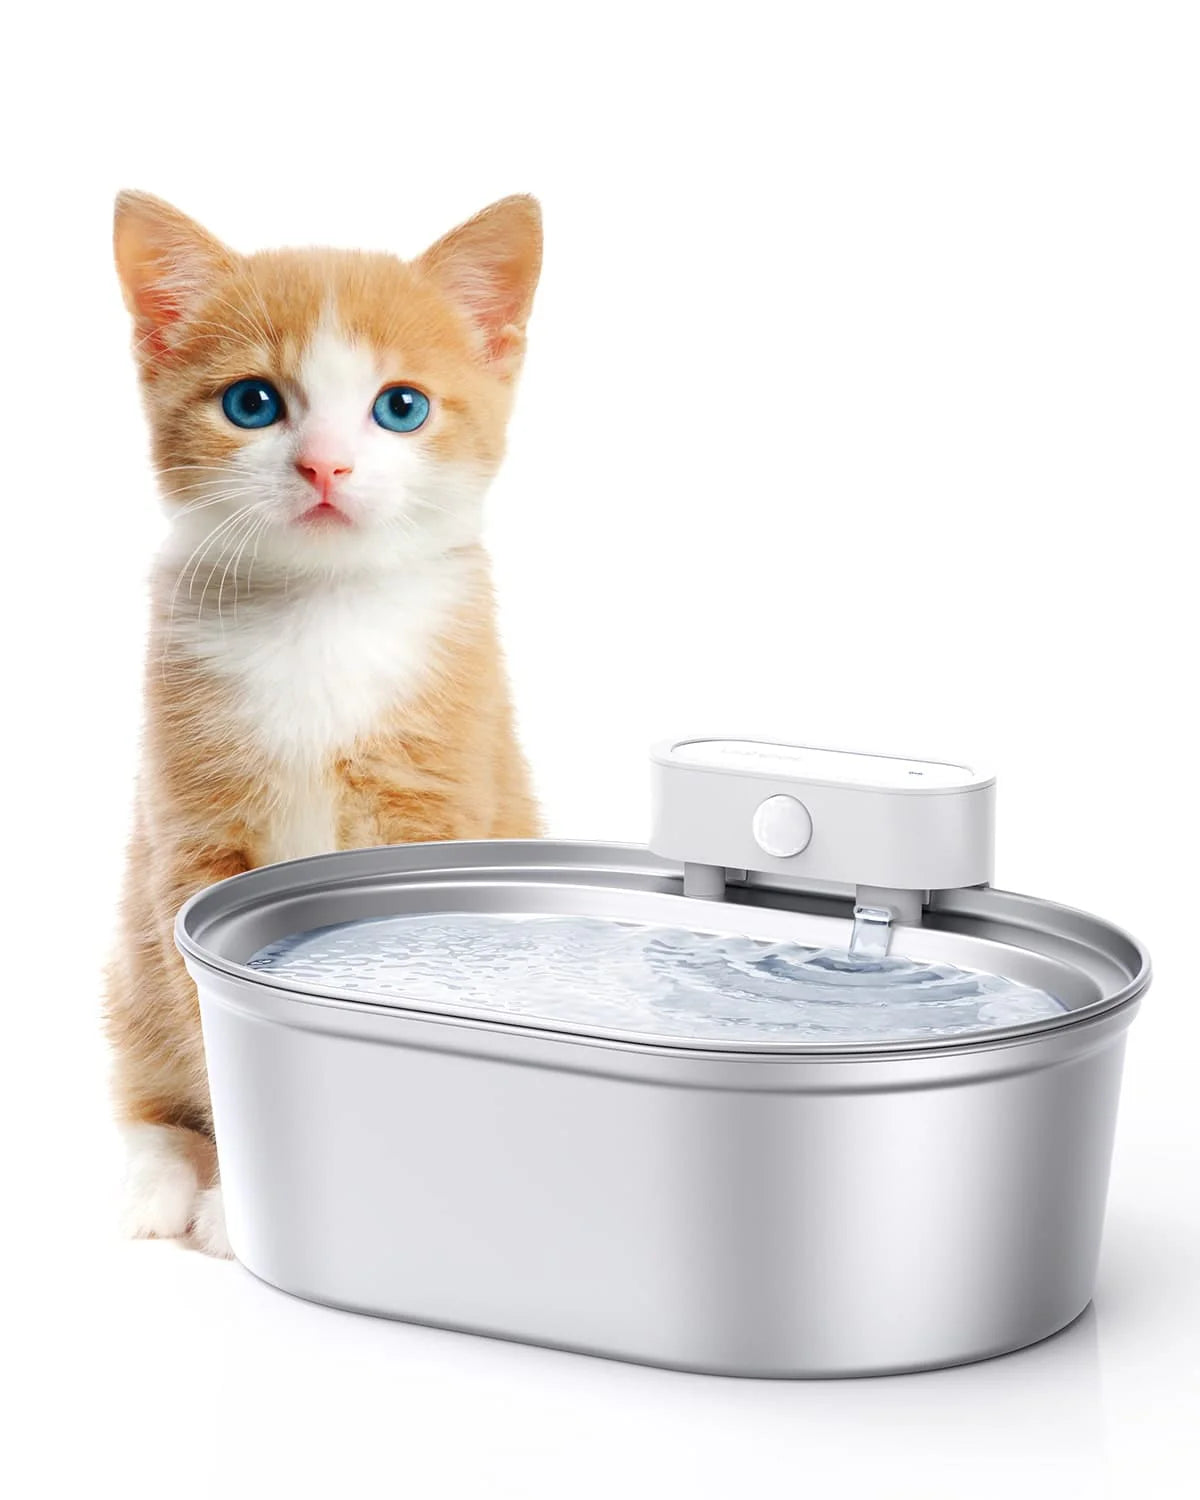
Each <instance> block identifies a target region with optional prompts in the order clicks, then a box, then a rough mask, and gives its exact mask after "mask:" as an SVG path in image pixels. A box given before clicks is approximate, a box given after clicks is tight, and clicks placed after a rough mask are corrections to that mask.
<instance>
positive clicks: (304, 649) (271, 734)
mask: <svg viewBox="0 0 1200 1500" xmlns="http://www.w3.org/2000/svg"><path fill="white" fill-rule="evenodd" d="M476 567H477V564H476V563H475V562H474V561H473V560H472V559H470V558H469V557H464V556H463V555H461V554H452V555H450V556H449V557H444V558H440V559H437V560H436V561H430V562H427V563H425V564H424V566H423V567H422V568H421V569H420V570H419V571H417V572H414V573H413V574H412V575H410V576H400V577H394V576H392V575H391V574H383V575H382V576H377V575H374V574H367V575H365V576H364V575H360V574H354V575H351V576H350V577H337V576H334V577H326V578H320V577H318V578H309V579H304V580H301V581H299V582H298V583H296V584H295V585H294V586H292V587H290V588H289V590H288V591H287V592H286V593H285V592H282V591H277V592H266V591H265V590H264V591H262V592H260V593H259V594H257V595H252V596H251V598H250V599H248V600H247V601H246V602H245V604H244V606H239V611H238V616H237V620H236V624H235V625H234V626H233V627H232V628H228V629H224V628H222V626H221V625H220V623H219V622H218V621H217V620H216V619H214V618H212V617H210V616H207V615H202V616H199V617H193V618H187V617H184V618H183V619H181V620H179V621H177V622H176V625H175V627H174V630H175V636H176V640H177V641H178V642H179V643H180V644H181V645H183V646H184V647H185V649H187V650H188V651H189V652H190V653H191V654H193V655H195V656H198V657H200V658H201V659H202V660H204V661H205V662H206V664H207V665H208V666H209V668H210V669H211V670H213V671H215V672H216V673H217V674H218V675H219V676H221V677H222V678H224V679H225V681H226V682H227V683H228V685H229V689H230V699H231V703H232V706H233V708H234V711H235V713H237V714H238V716H239V717H240V718H241V720H242V722H243V724H244V726H245V729H246V730H247V732H248V733H249V734H250V735H251V736H252V737H253V738H254V739H255V740H256V741H257V742H258V743H259V744H260V745H261V747H262V748H263V749H264V750H265V751H267V753H268V754H270V755H271V756H273V757H275V758H277V759H278V760H281V761H283V762H286V763H288V764H289V765H292V766H294V767H296V768H297V769H298V770H303V769H305V768H312V770H313V771H314V773H315V772H316V770H317V769H318V768H319V767H320V766H321V765H322V763H323V762H325V761H326V760H327V759H328V757H329V756H330V755H332V754H334V753H336V752H337V751H339V750H346V749H349V747H350V746H351V745H353V744H354V742H355V740H356V739H358V738H359V737H360V736H362V735H364V734H366V733H368V732H369V731H370V730H371V729H372V728H374V727H375V725H376V724H378V722H379V720H380V717H381V715H382V714H383V712H384V711H385V710H386V709H388V708H389V707H391V706H392V705H393V704H395V703H396V702H399V701H403V700H404V699H406V698H410V697H411V696H412V695H413V694H414V693H415V692H417V691H418V690H419V688H420V685H421V681H422V679H423V677H424V676H425V674H426V672H427V670H428V668H429V665H430V662H431V660H432V655H433V651H434V647H435V645H436V642H437V638H438V636H439V635H440V634H441V633H442V632H443V631H444V630H445V628H446V627H447V625H448V623H449V621H450V618H451V616H452V613H453V611H454V610H455V609H456V608H457V607H458V606H459V604H460V603H461V601H462V600H463V598H464V596H465V594H466V592H467V590H468V589H469V588H470V586H471V582H472V579H473V577H474V575H475V571H476Z"/></svg>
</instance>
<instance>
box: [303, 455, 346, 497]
mask: <svg viewBox="0 0 1200 1500" xmlns="http://www.w3.org/2000/svg"><path fill="white" fill-rule="evenodd" d="M296 468H297V470H298V472H299V473H301V474H302V475H303V476H304V478H305V479H307V480H308V482H309V484H311V485H312V487H313V489H315V490H316V491H317V493H318V494H319V495H320V496H321V499H322V500H324V499H326V498H327V497H328V495H329V493H330V491H331V490H333V489H334V488H335V487H336V486H337V484H338V483H339V481H340V480H342V479H344V478H345V476H346V475H347V474H350V473H353V471H354V465H353V464H348V463H344V462H342V460H340V459H336V458H321V457H318V456H317V455H315V454H313V455H308V454H305V455H303V456H302V457H300V458H298V459H297V460H296Z"/></svg>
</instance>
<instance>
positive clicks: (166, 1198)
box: [121, 1125, 200, 1240]
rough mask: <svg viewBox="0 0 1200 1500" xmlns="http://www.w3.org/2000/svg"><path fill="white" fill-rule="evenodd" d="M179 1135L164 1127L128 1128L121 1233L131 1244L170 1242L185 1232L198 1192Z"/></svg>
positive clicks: (197, 1181)
mask: <svg viewBox="0 0 1200 1500" xmlns="http://www.w3.org/2000/svg"><path fill="white" fill-rule="evenodd" d="M182 1135H183V1132H181V1131H179V1130H177V1129H175V1128H174V1127H172V1126H170V1125H130V1126H128V1127H127V1128H126V1131H125V1139H126V1143H127V1146H128V1150H129V1162H128V1166H127V1168H126V1172H125V1203H124V1207H123V1209H122V1212H121V1229H122V1232H123V1233H124V1234H126V1235H128V1236H129V1237H130V1238H131V1239H156V1240H173V1239H178V1237H179V1236H180V1235H182V1234H186V1233H187V1227H188V1225H189V1223H190V1222H191V1219H192V1209H193V1205H194V1204H195V1202H196V1195H197V1193H198V1191H199V1188H200V1178H199V1174H198V1173H197V1170H196V1164H195V1161H194V1160H193V1158H192V1155H191V1153H190V1152H188V1151H187V1149H186V1148H185V1145H184V1143H183V1141H182V1140H181V1136H182Z"/></svg>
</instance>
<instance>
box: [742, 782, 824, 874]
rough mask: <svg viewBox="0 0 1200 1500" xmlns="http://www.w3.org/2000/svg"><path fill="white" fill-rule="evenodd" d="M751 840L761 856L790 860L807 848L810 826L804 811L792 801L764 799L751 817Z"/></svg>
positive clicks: (781, 797) (798, 803)
mask: <svg viewBox="0 0 1200 1500" xmlns="http://www.w3.org/2000/svg"><path fill="white" fill-rule="evenodd" d="M753 827H754V840H755V843H757V845H758V847H759V848H760V849H761V850H762V851H763V852H764V854H770V855H772V856H773V857H774V858H775V859H791V857H792V855H793V854H800V853H802V852H803V851H804V850H805V849H807V848H808V846H809V842H810V841H811V839H812V834H813V825H812V818H811V817H810V816H809V811H808V808H807V807H805V805H804V803H803V802H797V800H796V799H795V797H784V796H779V797H768V798H767V800H766V801H765V802H761V803H759V806H758V811H757V812H756V813H755V814H754V824H753Z"/></svg>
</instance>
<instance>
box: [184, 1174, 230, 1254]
mask: <svg viewBox="0 0 1200 1500" xmlns="http://www.w3.org/2000/svg"><path fill="white" fill-rule="evenodd" d="M191 1238H192V1243H193V1244H194V1245H195V1247H196V1249H197V1250H203V1251H204V1253H205V1255H212V1256H215V1257H216V1258H217V1259H218V1260H232V1259H233V1251H232V1249H231V1248H230V1245H229V1236H228V1235H227V1234H226V1233H225V1205H224V1201H223V1200H222V1197H221V1189H220V1187H219V1186H218V1187H210V1188H205V1189H204V1190H203V1192H201V1193H200V1194H199V1195H198V1196H197V1198H196V1202H195V1206H194V1209H193V1214H192V1234H191Z"/></svg>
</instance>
